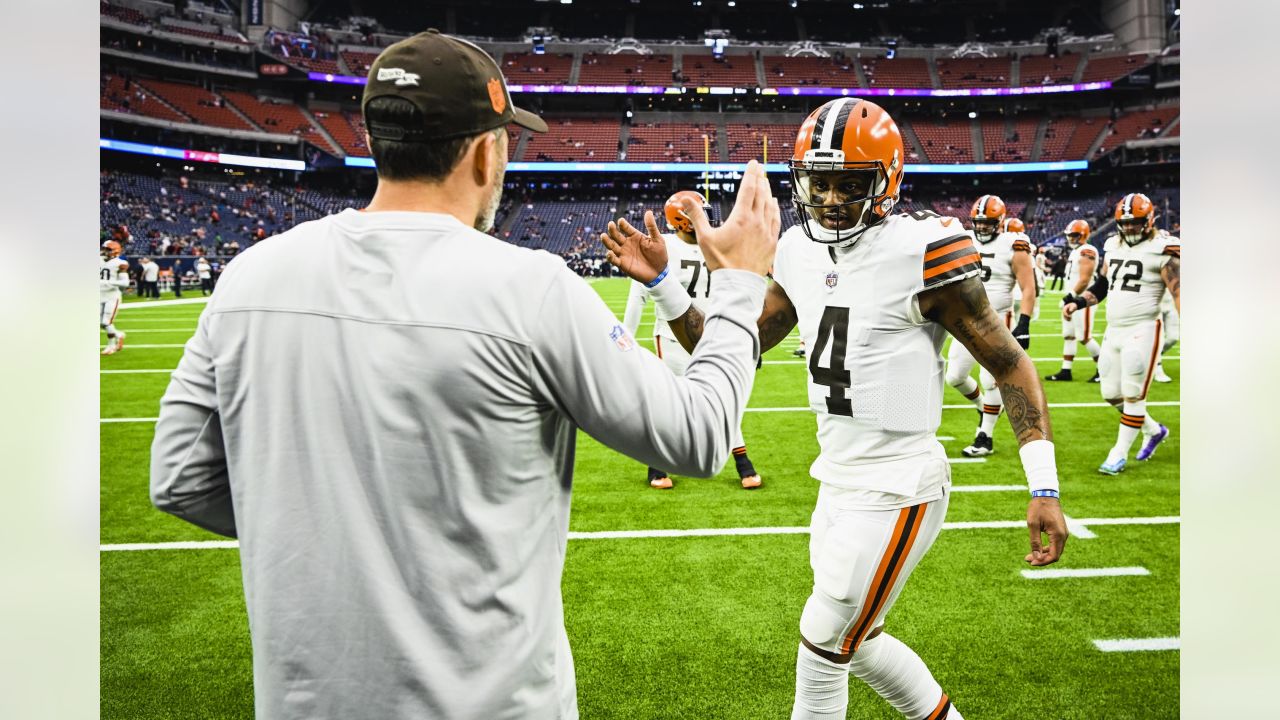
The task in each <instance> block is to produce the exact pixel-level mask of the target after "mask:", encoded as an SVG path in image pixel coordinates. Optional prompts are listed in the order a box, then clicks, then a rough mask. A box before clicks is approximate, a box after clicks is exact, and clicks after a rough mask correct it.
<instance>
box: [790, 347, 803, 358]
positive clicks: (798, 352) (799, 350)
mask: <svg viewBox="0 0 1280 720" xmlns="http://www.w3.org/2000/svg"><path fill="white" fill-rule="evenodd" d="M791 354H792V355H795V356H796V357H804V348H802V347H798V348H796V349H795V350H792V351H791Z"/></svg>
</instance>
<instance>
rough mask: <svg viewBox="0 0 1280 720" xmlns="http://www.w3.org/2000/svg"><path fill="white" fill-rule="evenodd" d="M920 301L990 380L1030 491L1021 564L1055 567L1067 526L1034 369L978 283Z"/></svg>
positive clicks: (927, 293)
mask: <svg viewBox="0 0 1280 720" xmlns="http://www.w3.org/2000/svg"><path fill="white" fill-rule="evenodd" d="M919 299H920V312H921V313H922V314H923V315H924V316H925V317H927V318H929V319H930V320H933V321H934V322H936V323H938V324H939V325H942V326H943V327H944V328H946V329H947V332H949V333H951V335H952V337H954V338H955V339H956V341H958V342H960V343H963V344H964V346H965V347H966V348H967V349H968V350H969V352H970V353H971V354H972V355H973V357H974V358H976V359H977V361H978V362H979V363H981V365H982V366H983V367H984V368H986V369H987V370H988V371H989V372H990V373H991V374H992V375H993V376H995V379H996V383H997V384H998V385H999V387H1000V394H1001V396H1002V397H1003V399H1004V406H1005V409H1006V410H1007V411H1008V413H1009V424H1010V425H1011V426H1012V427H1013V434H1014V435H1015V436H1016V437H1017V438H1018V445H1019V447H1020V451H1019V454H1020V455H1021V457H1022V466H1023V469H1024V470H1025V471H1026V473H1027V484H1028V485H1029V486H1030V488H1031V491H1032V498H1031V503H1030V504H1029V505H1028V506H1027V528H1028V530H1029V532H1030V535H1031V553H1030V554H1028V555H1027V557H1026V561H1027V562H1029V563H1031V564H1032V565H1049V564H1051V563H1054V562H1057V561H1058V558H1060V557H1061V556H1062V550H1063V548H1064V547H1065V546H1066V542H1067V523H1066V519H1065V518H1064V517H1063V516H1062V507H1061V505H1060V504H1059V503H1058V498H1057V494H1058V492H1057V490H1058V471H1057V466H1056V463H1055V461H1054V455H1053V443H1052V442H1050V441H1051V440H1052V439H1053V431H1052V429H1051V428H1050V426H1049V406H1048V404H1047V403H1046V402H1045V397H1044V388H1043V387H1042V386H1041V385H1040V378H1039V375H1038V374H1037V373H1036V367H1035V364H1034V363H1032V362H1031V358H1029V357H1027V353H1026V352H1025V351H1023V349H1022V348H1021V347H1019V346H1018V343H1017V341H1016V340H1014V339H1013V335H1011V334H1010V333H1009V330H1008V329H1007V328H1005V326H1004V323H1002V322H1000V319H999V318H997V317H996V314H995V312H994V311H993V310H992V309H991V305H990V304H989V303H988V302H987V293H986V291H985V290H984V289H983V287H982V283H981V282H980V281H979V280H978V279H977V277H968V278H966V279H964V280H960V281H957V282H953V283H951V284H949V285H944V286H942V287H940V288H937V289H934V290H926V291H925V292H922V293H920V296H919ZM1042 534H1048V536H1049V543H1048V545H1047V546H1045V545H1043V544H1042V539H1041V536H1042Z"/></svg>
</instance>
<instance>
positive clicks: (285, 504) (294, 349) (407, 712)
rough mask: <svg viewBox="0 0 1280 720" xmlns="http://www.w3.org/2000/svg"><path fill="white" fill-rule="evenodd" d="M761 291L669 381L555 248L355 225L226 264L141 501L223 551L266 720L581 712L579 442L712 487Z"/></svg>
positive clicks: (720, 282) (443, 219) (733, 298)
mask: <svg viewBox="0 0 1280 720" xmlns="http://www.w3.org/2000/svg"><path fill="white" fill-rule="evenodd" d="M764 288H765V286H764V281H763V279H762V278H760V277H759V276H756V275H753V274H751V273H746V272H741V271H732V270H721V271H718V272H717V273H716V296H715V298H714V300H713V302H712V303H711V305H710V307H709V309H708V313H707V319H706V324H705V331H704V335H703V338H702V341H701V343H700V344H699V346H698V349H697V352H696V353H695V354H694V356H693V362H692V363H691V364H690V366H689V370H688V372H687V373H686V374H685V376H684V377H676V376H674V375H672V374H671V372H670V371H669V370H667V368H666V367H665V366H664V365H663V364H662V363H661V361H659V360H658V359H657V358H656V357H654V356H653V355H652V354H651V353H649V352H647V351H645V350H643V349H641V348H639V347H638V346H637V345H636V344H635V342H634V340H633V339H632V338H631V336H630V334H628V333H626V332H625V330H623V328H622V327H621V326H620V325H619V323H618V322H617V319H616V318H615V317H614V316H613V315H612V314H611V313H610V312H609V310H608V308H607V307H606V306H605V304H604V303H603V302H602V301H601V300H600V298H599V297H598V296H597V295H596V294H595V292H594V291H593V290H592V289H591V288H590V287H589V286H588V285H587V284H586V283H585V282H583V281H582V280H581V279H580V278H578V277H576V276H575V275H573V274H572V273H571V272H570V271H569V270H568V269H566V268H565V266H564V263H563V262H562V261H561V260H560V259H559V258H556V257H554V256H552V255H549V254H547V253H543V252H534V251H530V250H527V249H522V248H517V247H514V246H512V245H508V244H506V243H503V242H501V241H499V240H496V239H494V238H492V237H489V236H488V235H485V234H482V233H479V232H476V231H475V230H472V229H471V228H468V227H466V226H464V225H463V224H462V223H460V222H458V221H457V220H456V219H454V218H452V217H450V216H447V215H439V214H428V213H411V212H381V213H362V212H357V211H354V210H348V211H345V212H343V213H340V214H338V215H335V216H332V217H328V218H324V219H322V220H317V221H315V222H309V223H305V224H302V225H299V226H298V227H296V228H294V229H293V230H290V231H289V232H287V233H284V234H283V235H280V236H277V237H274V238H272V239H270V240H268V241H266V242H263V243H260V244H258V245H257V246H255V247H253V248H252V249H250V250H248V251H246V252H244V253H242V254H241V256H239V257H237V258H236V260H235V261H234V262H233V263H231V264H230V265H228V267H227V269H226V271H225V272H224V273H223V276H222V278H221V280H220V282H219V284H218V288H217V291H216V292H215V293H214V295H213V298H212V299H211V300H210V302H209V305H208V308H207V309H206V310H205V312H204V314H203V315H202V316H201V319H200V323H199V327H198V328H197V330H196V334H195V336H194V337H193V338H192V339H191V340H190V341H189V342H188V343H187V346H186V351H185V353H184V354H183V357H182V361H181V362H180V364H179V366H178V369H177V370H176V371H175V372H174V374H173V378H172V380H171V382H170V384H169V387H168V390H167V391H166V392H165V395H164V398H163V399H162V400H161V407H160V419H159V421H158V423H157V425H156V437H155V440H154V443H153V445H152V460H151V497H152V500H153V502H154V503H155V504H156V506H157V507H159V508H161V509H163V510H165V511H166V512H170V513H172V514H174V515H177V516H178V517H181V518H183V519H185V520H188V521H189V522H192V523H194V524H196V525H199V526H201V527H204V528H207V529H209V530H212V531H214V532H217V533H220V534H223V535H228V536H238V537H239V538H240V562H241V569H242V572H243V577H244V592H245V599H246V603H247V607H248V613H249V626H250V631H251V634H252V639H253V661H254V689H255V695H256V699H255V706H256V709H257V716H258V717H259V718H271V719H276V718H289V719H291V718H334V719H339V718H340V719H342V720H358V719H360V718H370V719H372V718H450V719H453V718H476V719H477V720H479V719H483V720H496V719H498V718H575V717H577V706H576V695H575V685H574V681H573V662H572V659H571V656H570V653H569V646H568V641H567V638H566V636H565V631H564V621H563V612H562V607H561V598H560V577H561V571H562V568H563V564H564V553H565V547H566V537H567V532H568V521H569V518H568V515H569V493H570V487H571V483H572V474H573V462H574V439H575V432H576V430H577V428H582V429H583V430H584V431H586V432H587V433H589V434H590V435H592V436H593V437H595V438H597V439H598V440H600V441H601V442H602V443H604V444H606V445H608V446H609V447H612V448H614V449H616V450H618V451H619V452H622V453H625V454H627V455H630V456H631V457H633V458H635V459H637V460H639V461H641V462H644V463H648V464H650V465H655V466H660V467H666V468H670V469H672V470H673V471H675V472H679V473H682V474H688V475H698V476H707V475H711V474H714V473H715V472H717V471H718V470H719V469H720V468H721V466H722V465H723V464H724V462H725V460H726V459H727V457H728V454H729V450H730V436H731V434H732V430H733V429H734V428H736V427H738V424H739V422H740V421H741V417H742V412H743V409H744V407H745V405H746V402H747V398H748V397H749V395H750V391H751V383H752V379H753V374H754V364H755V356H756V355H757V354H758V352H759V342H758V339H757V337H756V317H757V316H758V315H759V312H760V308H761V305H762V303H763V300H764Z"/></svg>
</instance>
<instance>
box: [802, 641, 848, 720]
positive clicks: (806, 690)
mask: <svg viewBox="0 0 1280 720" xmlns="http://www.w3.org/2000/svg"><path fill="white" fill-rule="evenodd" d="M863 644H864V645H865V644H866V642H865V641H864V642H863ZM848 707H849V663H844V664H837V663H833V662H831V661H830V660H827V659H826V658H823V657H818V656H817V655H816V654H814V652H813V651H812V650H810V649H809V648H807V647H805V646H804V643H800V649H799V650H798V651H797V652H796V701H795V704H794V705H792V707H791V720H844V716H845V713H846V712H847V711H848Z"/></svg>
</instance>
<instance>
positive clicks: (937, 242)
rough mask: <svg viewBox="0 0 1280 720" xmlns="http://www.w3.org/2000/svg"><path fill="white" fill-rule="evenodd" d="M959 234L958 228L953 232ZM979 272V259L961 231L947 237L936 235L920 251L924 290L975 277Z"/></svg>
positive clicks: (970, 240) (975, 250) (967, 236)
mask: <svg viewBox="0 0 1280 720" xmlns="http://www.w3.org/2000/svg"><path fill="white" fill-rule="evenodd" d="M956 229H957V230H960V228H958V227H957V228H956ZM981 268H982V257H981V256H979V255H978V250H977V248H976V247H974V245H973V236H972V235H970V234H969V232H968V231H964V230H961V231H960V232H953V233H950V234H946V233H938V234H937V236H935V238H934V239H932V240H930V241H929V242H928V243H927V244H926V245H925V248H924V268H923V273H924V286H925V288H933V287H939V286H941V285H945V284H947V283H949V282H953V281H955V280H959V279H961V278H963V277H965V276H967V275H970V274H973V273H977V272H978V271H979V270H980V269H981Z"/></svg>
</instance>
